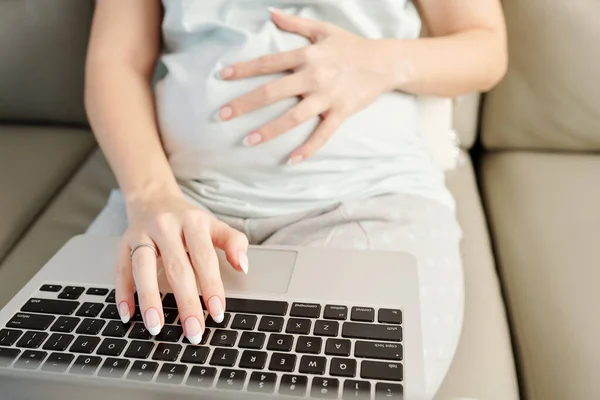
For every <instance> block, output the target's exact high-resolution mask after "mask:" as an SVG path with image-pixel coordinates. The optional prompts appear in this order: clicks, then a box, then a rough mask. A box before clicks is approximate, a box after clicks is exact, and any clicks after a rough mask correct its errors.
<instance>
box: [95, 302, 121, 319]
mask: <svg viewBox="0 0 600 400" xmlns="http://www.w3.org/2000/svg"><path fill="white" fill-rule="evenodd" d="M100 318H104V319H118V320H119V321H120V320H121V316H120V315H119V311H118V310H117V306H116V305H115V304H109V305H107V306H106V308H105V309H104V311H102V315H100Z"/></svg>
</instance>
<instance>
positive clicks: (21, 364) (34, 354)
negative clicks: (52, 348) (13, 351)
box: [13, 350, 48, 369]
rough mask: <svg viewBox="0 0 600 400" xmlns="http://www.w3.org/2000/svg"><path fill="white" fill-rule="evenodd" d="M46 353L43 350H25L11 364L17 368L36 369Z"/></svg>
mask: <svg viewBox="0 0 600 400" xmlns="http://www.w3.org/2000/svg"><path fill="white" fill-rule="evenodd" d="M47 355H48V353H47V352H45V351H36V350H25V351H24V352H23V354H21V357H19V358H18V359H17V361H15V365H13V366H14V367H15V368H19V369H36V368H37V367H39V366H40V364H41V363H42V361H44V359H45V358H46V356H47Z"/></svg>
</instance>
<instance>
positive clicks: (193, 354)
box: [181, 345, 210, 364]
mask: <svg viewBox="0 0 600 400" xmlns="http://www.w3.org/2000/svg"><path fill="white" fill-rule="evenodd" d="M209 352H210V349H209V348H208V347H204V346H192V345H189V346H186V348H185V351H184V352H183V355H182V356H181V362H184V363H190V364H204V363H205V362H206V359H207V358H208V353H209Z"/></svg>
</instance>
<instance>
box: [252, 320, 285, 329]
mask: <svg viewBox="0 0 600 400" xmlns="http://www.w3.org/2000/svg"><path fill="white" fill-rule="evenodd" d="M282 329H283V318H280V317H262V318H261V319H260V324H258V330H259V331H263V332H281V330H282Z"/></svg>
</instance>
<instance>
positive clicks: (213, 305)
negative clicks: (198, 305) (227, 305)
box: [208, 296, 225, 324]
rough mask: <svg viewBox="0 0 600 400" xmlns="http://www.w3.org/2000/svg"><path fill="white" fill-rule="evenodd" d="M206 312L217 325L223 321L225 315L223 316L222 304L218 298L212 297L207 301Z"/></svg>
mask: <svg viewBox="0 0 600 400" xmlns="http://www.w3.org/2000/svg"><path fill="white" fill-rule="evenodd" d="M208 311H209V312H210V316H211V317H212V319H213V321H215V322H216V323H217V324H220V323H221V322H223V320H224V319H225V314H223V304H222V303H221V299H220V298H219V297H218V296H213V297H211V298H210V299H209V300H208Z"/></svg>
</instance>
